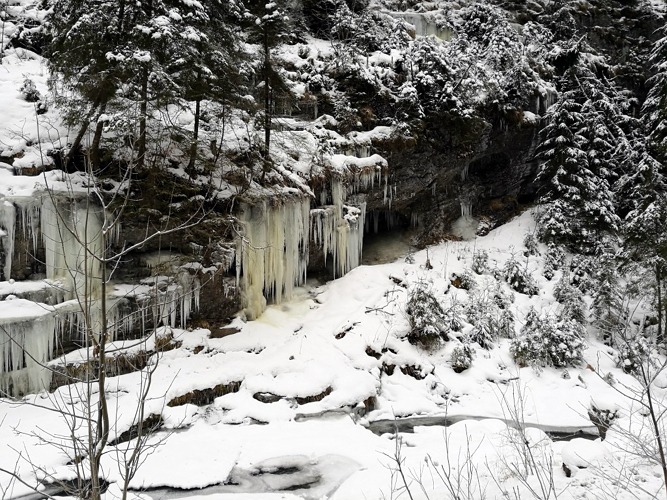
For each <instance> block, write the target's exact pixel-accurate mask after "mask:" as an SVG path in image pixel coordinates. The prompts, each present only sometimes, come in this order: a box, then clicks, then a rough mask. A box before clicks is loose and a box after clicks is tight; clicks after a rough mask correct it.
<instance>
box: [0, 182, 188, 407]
mask: <svg viewBox="0 0 667 500" xmlns="http://www.w3.org/2000/svg"><path fill="white" fill-rule="evenodd" d="M103 221H104V212H103V209H102V208H101V207H99V206H97V205H95V204H94V203H92V202H90V200H89V199H88V198H87V197H86V196H85V195H74V196H72V194H71V193H64V194H57V193H37V194H36V195H34V196H31V197H25V196H23V197H10V196H7V197H5V198H0V239H1V243H2V252H0V256H2V257H3V259H4V260H0V271H1V273H2V277H3V278H4V280H5V281H4V282H3V281H2V280H0V286H1V287H3V290H4V291H5V293H4V294H3V295H2V296H3V297H4V298H5V300H1V301H0V391H2V394H4V395H13V396H18V395H22V394H25V393H28V392H35V391H39V390H41V389H44V388H48V386H49V384H50V380H51V373H50V371H49V370H48V369H46V368H45V367H44V364H45V363H46V362H48V361H49V360H50V359H52V356H53V355H54V353H55V352H56V350H57V349H56V346H59V347H60V348H61V347H62V345H63V342H65V344H67V343H69V345H71V342H75V343H78V344H80V345H81V346H85V345H88V344H89V340H90V339H89V338H88V337H87V336H88V335H89V334H91V333H92V334H93V335H99V334H100V333H101V332H102V331H106V332H107V334H108V340H113V339H114V338H116V336H117V335H118V334H119V333H120V332H124V333H127V332H130V331H133V330H134V329H135V326H137V329H139V327H143V326H145V325H147V324H148V318H150V319H151V320H152V325H154V326H158V325H159V324H164V325H169V326H181V327H184V326H185V324H186V321H187V319H188V318H189V316H190V313H191V311H192V310H193V309H197V308H198V307H199V289H200V280H199V273H198V270H197V269H194V270H192V269H189V268H188V269H186V267H185V266H181V267H180V268H179V269H174V270H173V271H174V272H173V273H172V275H171V276H169V277H162V278H165V279H160V280H159V283H158V282H157V281H156V280H155V279H154V280H153V281H154V283H153V282H152V283H151V284H150V285H141V286H140V287H139V288H141V289H142V293H144V292H145V293H144V297H143V298H142V300H141V301H139V300H137V301H131V300H128V299H127V297H122V296H120V297H119V296H116V295H113V294H111V295H107V300H106V311H103V310H102V300H101V298H102V291H103V287H102V269H103V267H102V266H103V264H104V262H103V261H102V260H101V257H102V256H103V255H104V252H105V243H107V242H105V238H104V237H103V234H102V228H103ZM116 229H117V227H116ZM117 237H118V231H113V232H111V233H109V235H107V239H113V238H117ZM18 238H22V239H23V241H25V242H26V243H25V244H23V245H17V243H16V242H17V239H18ZM109 243H111V242H110V241H109ZM38 250H39V252H40V254H41V251H42V250H43V254H44V268H45V271H46V278H47V279H46V281H44V282H43V286H42V288H40V290H41V291H40V294H39V297H40V299H39V300H42V301H43V302H48V304H49V305H47V304H45V303H43V302H42V303H39V302H35V301H32V300H24V299H17V298H16V296H15V295H14V294H15V293H19V294H20V292H17V291H19V290H22V289H23V288H25V289H26V290H28V289H31V288H30V287H22V286H21V285H22V283H21V282H18V281H17V282H13V281H11V282H9V281H8V280H9V279H10V278H11V277H12V272H13V265H14V262H13V260H14V258H15V257H17V256H21V254H20V253H18V252H22V251H25V252H27V253H28V254H30V255H29V256H28V258H27V260H29V261H35V260H36V259H37V254H38ZM109 288H110V289H111V288H112V287H109ZM129 288H131V289H133V288H136V285H131V286H129ZM42 289H43V290H42ZM13 290H17V291H13ZM109 292H111V290H109ZM130 295H131V294H130ZM84 311H85V312H84ZM105 321H106V329H105V328H103V327H104V326H105V325H103V323H104V322H105ZM139 321H140V322H141V323H139ZM141 332H144V329H143V328H141Z"/></svg>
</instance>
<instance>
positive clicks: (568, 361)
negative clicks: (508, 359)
mask: <svg viewBox="0 0 667 500" xmlns="http://www.w3.org/2000/svg"><path fill="white" fill-rule="evenodd" d="M584 334H585V330H584V327H583V326H582V325H581V324H580V323H577V322H576V321H573V320H560V321H559V320H558V319H557V318H555V317H554V316H553V315H550V314H547V315H542V316H540V315H539V314H538V313H537V311H536V310H535V309H532V308H531V310H530V311H529V312H528V314H527V315H526V320H525V324H524V326H523V327H522V328H521V334H520V335H519V336H518V337H517V338H515V339H513V340H512V343H511V344H510V352H511V353H512V357H513V358H514V361H516V363H517V364H518V365H520V366H534V367H544V366H553V367H556V368H560V367H566V366H574V365H576V364H577V363H579V362H581V360H582V352H583V349H584Z"/></svg>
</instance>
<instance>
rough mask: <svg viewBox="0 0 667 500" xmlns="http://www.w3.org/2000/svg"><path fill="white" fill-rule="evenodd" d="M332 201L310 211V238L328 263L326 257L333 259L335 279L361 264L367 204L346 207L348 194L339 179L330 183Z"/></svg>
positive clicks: (334, 179)
mask: <svg viewBox="0 0 667 500" xmlns="http://www.w3.org/2000/svg"><path fill="white" fill-rule="evenodd" d="M368 182H369V183H370V182H371V181H370V180H369V181H368ZM331 201H332V204H331V205H326V206H324V207H320V208H316V209H314V210H312V211H311V214H310V227H311V239H312V241H313V243H314V244H315V245H317V246H318V247H320V248H321V249H322V252H323V253H324V259H325V263H326V260H327V258H329V257H330V258H331V259H333V272H334V277H338V276H343V275H344V274H346V273H347V272H349V271H350V270H352V269H354V268H355V267H357V266H358V265H359V263H360V262H361V255H362V252H363V246H364V221H365V219H366V203H365V202H363V201H362V200H358V201H357V203H356V205H357V206H353V205H352V204H349V205H346V204H345V202H346V201H347V192H346V189H345V187H344V185H343V181H342V180H341V179H339V178H333V179H332V180H331Z"/></svg>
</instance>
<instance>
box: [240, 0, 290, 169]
mask: <svg viewBox="0 0 667 500" xmlns="http://www.w3.org/2000/svg"><path fill="white" fill-rule="evenodd" d="M246 7H247V11H246V13H245V17H246V20H247V21H248V24H247V26H248V28H249V30H250V38H249V39H250V40H251V41H252V42H254V43H257V44H258V46H259V48H260V54H259V58H258V67H259V70H258V76H259V79H258V82H257V83H258V85H257V87H258V88H259V89H260V94H261V98H262V103H263V106H262V127H263V129H264V145H263V148H262V157H263V161H264V166H263V174H262V176H263V177H264V176H265V175H266V173H267V171H268V169H269V166H270V164H271V159H270V151H271V122H272V120H273V116H274V113H275V104H276V99H277V98H278V97H279V95H281V94H282V95H285V96H289V95H291V92H290V89H289V88H288V86H287V85H286V84H285V81H284V79H283V77H282V75H281V72H280V69H279V66H278V65H277V63H276V59H275V57H274V56H275V54H274V53H275V51H276V49H277V48H278V47H279V46H280V45H281V44H282V43H284V42H285V41H286V40H287V39H288V38H289V37H290V35H291V30H292V27H293V25H292V23H291V21H290V16H289V15H288V11H289V7H288V4H287V2H286V1H285V0H272V1H269V2H265V1H259V0H248V1H247V2H246Z"/></svg>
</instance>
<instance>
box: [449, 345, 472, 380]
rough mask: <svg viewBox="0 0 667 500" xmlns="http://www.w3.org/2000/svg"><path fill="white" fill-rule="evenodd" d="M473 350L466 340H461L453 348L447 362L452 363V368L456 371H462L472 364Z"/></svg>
mask: <svg viewBox="0 0 667 500" xmlns="http://www.w3.org/2000/svg"><path fill="white" fill-rule="evenodd" d="M474 354H475V352H474V351H473V349H472V347H471V346H470V344H469V343H468V342H463V343H462V344H461V345H457V346H456V347H455V348H454V349H453V350H452V354H451V356H450V358H449V362H450V363H451V365H452V370H454V371H455V372H456V373H461V372H462V371H465V370H467V369H468V368H470V367H471V366H472V359H473V356H474Z"/></svg>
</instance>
